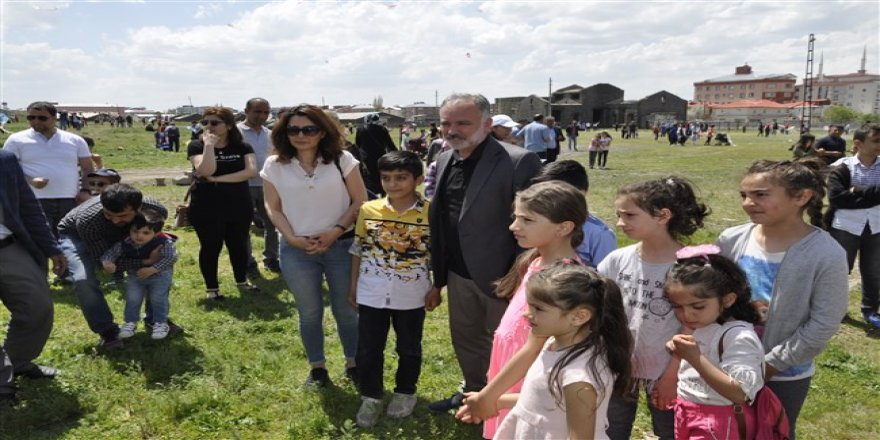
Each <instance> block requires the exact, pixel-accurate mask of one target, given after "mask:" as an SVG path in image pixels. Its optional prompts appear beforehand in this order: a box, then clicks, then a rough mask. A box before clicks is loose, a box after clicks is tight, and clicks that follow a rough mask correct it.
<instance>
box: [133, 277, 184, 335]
mask: <svg viewBox="0 0 880 440" xmlns="http://www.w3.org/2000/svg"><path fill="white" fill-rule="evenodd" d="M173 277H174V271H173V270H163V271H160V272H158V273H155V274H153V275H152V276H150V277H149V278H146V279H140V278H138V276H137V271H135V270H131V271H129V272H128V279H127V281H126V282H125V322H138V321H139V320H140V319H141V305H142V304H143V303H144V297H147V298H149V299H150V301H149V303H148V305H149V307H148V308H149V312H152V313H150V314H151V315H152V316H151V318H152V321H153V322H154V323H160V322H168V291H169V290H171V280H172V278H173Z"/></svg>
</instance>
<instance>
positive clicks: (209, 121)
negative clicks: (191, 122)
mask: <svg viewBox="0 0 880 440" xmlns="http://www.w3.org/2000/svg"><path fill="white" fill-rule="evenodd" d="M223 123H224V122H223V121H218V120H216V119H202V120H201V122H199V124H202V125H203V126H205V127H207V126H208V124H211V127H216V126H218V125H220V124H223Z"/></svg>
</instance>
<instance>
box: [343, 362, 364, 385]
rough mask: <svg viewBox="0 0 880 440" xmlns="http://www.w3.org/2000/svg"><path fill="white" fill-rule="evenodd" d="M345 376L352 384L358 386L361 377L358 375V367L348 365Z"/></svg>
mask: <svg viewBox="0 0 880 440" xmlns="http://www.w3.org/2000/svg"><path fill="white" fill-rule="evenodd" d="M345 377H347V378H348V380H350V381H351V383H353V384H354V386H355V387H358V386H360V384H361V379H360V376H358V368H357V367H348V368H346V369H345Z"/></svg>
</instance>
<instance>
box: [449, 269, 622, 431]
mask: <svg viewBox="0 0 880 440" xmlns="http://www.w3.org/2000/svg"><path fill="white" fill-rule="evenodd" d="M526 296H527V300H528V305H529V308H528V311H527V312H526V313H525V314H524V316H525V317H526V319H528V321H529V325H530V326H531V327H532V335H533V336H534V338H533V339H532V340H540V339H542V338H547V339H546V343H545V344H544V347H543V350H542V351H541V353H540V355H539V356H538V359H537V360H536V361H535V362H534V363H533V364H532V366H531V367H530V368H529V369H528V373H526V375H525V381H524V382H523V388H522V391H521V392H520V393H519V394H505V395H503V396H501V398H499V399H498V401H497V408H510V407H511V406H513V409H512V410H511V411H510V413H509V414H508V415H507V417H505V419H504V421H503V422H502V423H501V425H500V426H499V427H498V430H497V431H496V432H495V438H496V439H562V438H572V439H574V438H577V439H585V438H593V439H606V438H608V437H607V435H606V434H605V429H606V427H607V425H608V418H607V412H608V401H609V399H610V397H611V395H612V394H618V395H620V394H622V393H623V392H624V391H625V390H626V389H627V387H628V385H627V383H628V380H629V369H630V347H631V342H632V341H631V339H630V335H629V332H628V331H626V315H625V314H624V312H623V302H622V301H621V297H620V291H619V290H618V288H617V285H616V284H614V282H613V281H611V280H609V279H607V278H602V277H601V276H599V275H598V274H597V273H596V272H595V271H594V270H593V269H591V268H588V267H586V266H582V265H580V264H572V263H570V262H568V263H566V262H559V263H555V264H553V265H549V266H545V267H544V268H542V269H541V270H540V271H538V272H537V273H535V274H534V275H532V277H531V278H529V281H528V283H527V285H526ZM465 402H467V400H465ZM465 411H466V408H465Z"/></svg>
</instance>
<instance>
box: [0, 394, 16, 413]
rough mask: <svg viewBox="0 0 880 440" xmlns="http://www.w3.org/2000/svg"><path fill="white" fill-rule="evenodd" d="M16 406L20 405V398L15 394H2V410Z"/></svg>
mask: <svg viewBox="0 0 880 440" xmlns="http://www.w3.org/2000/svg"><path fill="white" fill-rule="evenodd" d="M15 405H18V398H17V397H15V393H2V394H0V410H2V409H3V408H12V407H14V406H15Z"/></svg>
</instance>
